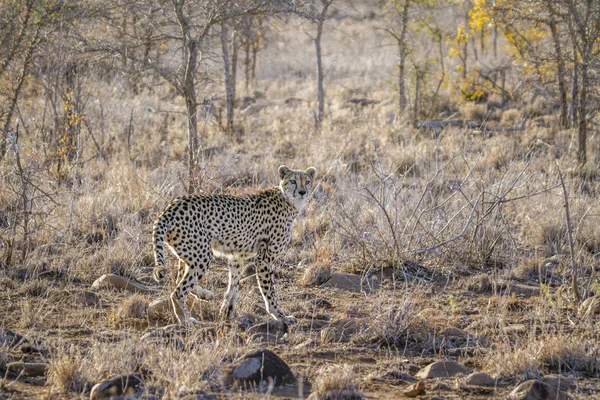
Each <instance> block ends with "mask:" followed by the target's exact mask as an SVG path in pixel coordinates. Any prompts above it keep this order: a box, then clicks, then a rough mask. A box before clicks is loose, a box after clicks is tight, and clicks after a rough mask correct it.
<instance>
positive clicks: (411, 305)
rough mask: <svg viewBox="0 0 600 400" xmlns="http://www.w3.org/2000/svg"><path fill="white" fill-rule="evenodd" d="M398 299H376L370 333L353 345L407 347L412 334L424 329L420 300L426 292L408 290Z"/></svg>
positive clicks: (389, 297)
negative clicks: (366, 342) (360, 343)
mask: <svg viewBox="0 0 600 400" xmlns="http://www.w3.org/2000/svg"><path fill="white" fill-rule="evenodd" d="M397 294H398V296H395V295H390V294H381V295H379V296H378V297H376V298H375V299H373V302H372V306H373V310H372V311H371V315H372V320H371V322H370V325H369V327H368V329H367V330H366V331H365V332H363V333H362V334H361V335H359V336H358V337H357V338H353V341H355V342H356V341H363V340H364V341H368V342H371V343H378V344H380V345H383V346H386V347H392V348H396V347H398V348H399V347H404V346H405V344H406V340H407V339H408V333H409V332H410V331H416V330H419V329H420V328H422V323H423V321H422V318H421V316H420V307H419V306H418V305H419V303H420V297H421V296H422V295H423V288H421V287H417V288H411V289H407V290H406V291H405V292H403V293H402V294H401V295H400V293H397Z"/></svg>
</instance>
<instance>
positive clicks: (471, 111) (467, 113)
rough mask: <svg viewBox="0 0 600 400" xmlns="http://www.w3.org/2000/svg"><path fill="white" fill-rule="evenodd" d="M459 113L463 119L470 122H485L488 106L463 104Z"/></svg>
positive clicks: (470, 103)
mask: <svg viewBox="0 0 600 400" xmlns="http://www.w3.org/2000/svg"><path fill="white" fill-rule="evenodd" d="M458 111H459V113H460V115H461V116H462V117H463V119H466V120H469V121H483V120H485V119H486V117H487V114H488V111H487V105H485V104H477V103H472V102H469V103H465V104H462V105H461V106H460V107H459V108H458Z"/></svg>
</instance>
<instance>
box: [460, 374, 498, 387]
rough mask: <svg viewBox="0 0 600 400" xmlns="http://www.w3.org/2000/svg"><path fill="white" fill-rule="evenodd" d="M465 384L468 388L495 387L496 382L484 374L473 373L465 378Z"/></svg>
mask: <svg viewBox="0 0 600 400" xmlns="http://www.w3.org/2000/svg"><path fill="white" fill-rule="evenodd" d="M465 384H467V385H470V386H495V385H496V381H495V380H494V378H492V377H491V376H489V375H488V374H486V373H485V372H473V373H472V374H471V375H469V376H467V378H466V379H465Z"/></svg>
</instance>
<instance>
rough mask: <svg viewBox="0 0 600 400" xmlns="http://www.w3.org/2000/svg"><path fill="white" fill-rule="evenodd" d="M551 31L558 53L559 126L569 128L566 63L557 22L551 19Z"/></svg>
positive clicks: (555, 50) (555, 49)
mask: <svg viewBox="0 0 600 400" xmlns="http://www.w3.org/2000/svg"><path fill="white" fill-rule="evenodd" d="M549 25H550V31H551V32H552V40H553V41H554V52H555V53H556V68H557V78H558V92H559V97H560V117H559V125H560V127H561V128H567V127H568V124H569V117H568V113H569V104H568V102H567V86H566V83H565V62H564V59H563V55H562V48H561V45H560V37H559V35H558V29H557V27H556V21H554V20H553V19H550V23H549Z"/></svg>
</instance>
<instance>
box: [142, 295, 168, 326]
mask: <svg viewBox="0 0 600 400" xmlns="http://www.w3.org/2000/svg"><path fill="white" fill-rule="evenodd" d="M172 307H173V306H172V305H171V299H169V298H168V297H165V298H162V299H156V300H154V301H153V302H151V303H150V304H148V319H150V320H151V321H164V320H169V319H171V318H172V317H173V308H172Z"/></svg>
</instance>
